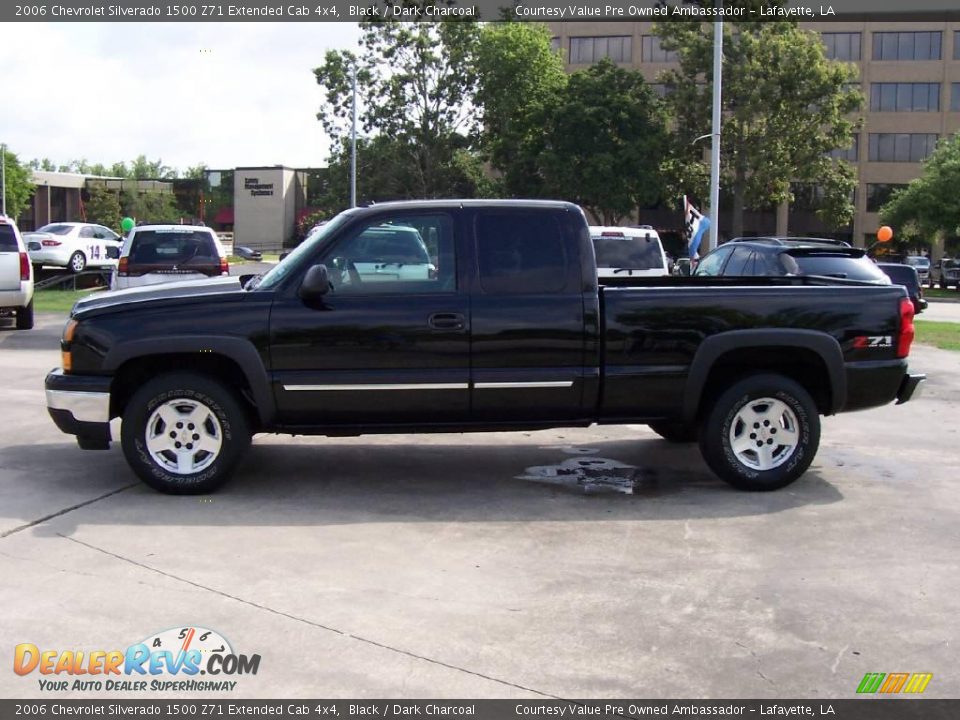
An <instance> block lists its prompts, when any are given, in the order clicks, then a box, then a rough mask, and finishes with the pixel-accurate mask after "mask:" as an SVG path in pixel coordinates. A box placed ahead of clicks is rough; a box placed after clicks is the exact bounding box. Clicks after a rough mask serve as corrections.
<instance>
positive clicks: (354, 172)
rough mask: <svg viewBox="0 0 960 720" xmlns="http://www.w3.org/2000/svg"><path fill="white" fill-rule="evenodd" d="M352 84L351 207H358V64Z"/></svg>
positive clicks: (352, 74) (353, 68) (355, 64)
mask: <svg viewBox="0 0 960 720" xmlns="http://www.w3.org/2000/svg"><path fill="white" fill-rule="evenodd" d="M350 82H351V85H352V86H353V93H352V95H353V99H352V115H353V122H352V123H351V127H350V207H356V206H357V63H356V61H354V63H353V65H352V66H351V67H350Z"/></svg>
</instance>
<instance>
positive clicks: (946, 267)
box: [930, 258, 960, 290]
mask: <svg viewBox="0 0 960 720" xmlns="http://www.w3.org/2000/svg"><path fill="white" fill-rule="evenodd" d="M934 283H936V285H937V287H939V288H940V289H941V290H947V289H948V288H950V287H954V288H956V289H957V290H960V260H953V259H951V258H943V259H941V260H940V262H938V263H937V264H936V265H934V266H933V267H932V268H931V269H930V287H933V285H934Z"/></svg>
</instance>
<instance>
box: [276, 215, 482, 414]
mask: <svg viewBox="0 0 960 720" xmlns="http://www.w3.org/2000/svg"><path fill="white" fill-rule="evenodd" d="M457 234H458V233H457V229H456V218H455V217H454V215H453V214H451V213H448V212H444V211H432V210H431V211H422V212H410V211H398V212H393V213H388V212H385V213H384V214H381V215H377V216H375V218H367V219H366V220H365V221H363V222H359V223H355V224H354V225H352V226H347V227H346V229H345V230H344V231H342V234H341V236H340V237H339V238H338V239H337V240H335V241H334V243H333V245H331V246H330V247H328V248H326V249H325V250H324V251H323V253H322V255H321V256H320V257H317V258H315V259H313V262H322V263H324V264H325V265H326V266H327V269H328V271H329V276H330V280H331V284H332V286H333V287H332V289H331V291H330V292H329V293H327V295H325V296H324V297H323V299H322V300H318V301H304V300H302V299H301V298H300V297H299V296H298V295H297V292H296V290H297V288H296V287H288V288H286V289H285V290H284V291H283V292H282V293H281V296H280V297H278V298H277V300H276V301H275V302H274V305H273V310H272V313H271V321H270V352H271V365H272V377H273V387H274V395H275V397H276V402H277V409H278V413H279V417H280V421H281V423H284V424H293V425H312V426H324V425H338V426H341V427H342V426H345V425H346V426H356V427H358V428H364V427H369V426H373V425H378V424H385V425H389V424H401V423H426V422H436V423H438V424H442V423H448V422H458V421H459V422H462V421H465V420H466V419H467V418H468V416H469V401H470V395H469V382H470V356H469V331H470V312H469V299H468V297H467V295H466V294H462V293H460V292H458V277H457V263H456V255H457V253H456V239H457Z"/></svg>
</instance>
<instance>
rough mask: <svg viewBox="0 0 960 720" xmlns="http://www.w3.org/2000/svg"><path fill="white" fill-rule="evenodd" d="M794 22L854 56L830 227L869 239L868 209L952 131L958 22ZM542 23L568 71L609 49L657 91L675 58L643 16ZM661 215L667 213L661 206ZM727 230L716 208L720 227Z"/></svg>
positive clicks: (760, 219)
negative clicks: (849, 126)
mask: <svg viewBox="0 0 960 720" xmlns="http://www.w3.org/2000/svg"><path fill="white" fill-rule="evenodd" d="M802 26H803V27H805V28H806V29H810V30H814V31H816V32H818V33H820V35H821V37H822V38H823V41H824V45H825V46H826V54H827V57H829V58H832V59H835V60H843V61H846V62H851V63H854V64H855V65H856V66H857V69H858V70H859V77H860V86H861V90H862V92H863V95H864V97H865V102H864V106H863V108H862V110H861V113H860V114H861V116H862V117H863V125H862V127H861V128H860V129H859V131H858V132H857V134H856V136H855V138H854V142H853V145H852V146H851V147H850V148H849V149H848V150H847V149H838V151H837V153H838V156H840V157H843V158H845V159H847V160H849V161H850V162H851V163H853V164H854V166H855V167H856V169H857V174H858V178H859V181H858V185H857V190H856V194H855V199H854V200H855V205H856V214H855V216H854V221H853V225H852V227H850V228H847V229H846V230H845V231H843V232H841V233H833V234H834V235H837V236H840V237H847V238H850V239H853V240H854V241H855V242H857V244H861V243H863V242H872V240H873V239H874V238H875V233H876V230H877V227H878V225H879V217H878V215H877V210H878V209H879V208H880V206H881V205H883V203H884V202H885V201H886V200H887V198H888V197H889V196H890V193H891V192H892V191H893V190H894V189H895V188H897V187H900V186H902V185H904V184H906V183H908V182H909V181H910V180H912V179H913V178H915V177H917V176H918V175H919V174H920V161H921V160H923V159H924V158H925V157H926V156H927V155H929V153H930V152H931V151H932V150H933V148H934V146H935V144H936V142H937V140H938V139H940V138H943V137H946V136H949V135H952V134H953V133H956V132H957V131H958V130H960V22H951V21H945V20H931V21H923V22H919V21H911V22H903V21H900V22H898V21H896V20H895V19H893V18H892V17H891V16H887V17H886V18H884V20H883V21H836V22H816V23H808V24H802ZM549 27H550V29H551V31H552V32H553V35H554V41H553V42H554V46H555V47H557V48H560V49H562V50H563V57H564V62H565V63H566V67H567V69H568V70H569V71H574V70H578V69H581V68H585V67H587V66H589V65H590V64H592V63H595V62H597V61H598V60H600V59H601V58H604V57H609V58H610V59H611V60H613V61H614V62H616V63H618V64H620V65H621V66H622V67H629V68H633V69H636V70H639V71H640V72H641V73H643V75H644V78H645V79H646V80H647V81H648V82H650V83H653V84H654V87H655V89H656V90H659V91H661V92H662V91H663V90H664V88H663V86H662V85H658V84H657V83H658V76H659V74H660V73H661V72H662V71H663V70H665V69H667V68H670V67H672V66H673V64H674V62H675V57H674V54H673V53H669V52H666V51H665V50H663V49H662V48H661V47H660V43H659V39H658V38H657V36H656V35H654V34H653V32H652V23H650V22H553V23H550V24H549ZM721 204H722V203H721ZM798 205H799V203H798ZM675 214H676V213H674V215H675ZM660 217H661V218H662V221H664V220H666V216H665V215H663V214H662V213H660ZM641 220H642V218H641ZM775 224H776V218H775V213H774V212H773V211H770V212H766V213H747V214H746V216H745V231H746V232H748V233H749V234H757V233H768V232H772V231H773V229H774V227H775ZM665 229H666V228H665ZM726 229H727V223H724V222H723V218H722V217H721V233H723V232H724V231H725V230H726ZM822 230H823V228H822V226H820V224H819V223H818V221H816V219H815V218H814V216H813V215H812V214H811V213H809V212H804V211H803V210H802V209H801V208H799V207H797V208H794V207H791V213H790V231H791V232H795V233H810V234H812V233H816V232H821V231H822Z"/></svg>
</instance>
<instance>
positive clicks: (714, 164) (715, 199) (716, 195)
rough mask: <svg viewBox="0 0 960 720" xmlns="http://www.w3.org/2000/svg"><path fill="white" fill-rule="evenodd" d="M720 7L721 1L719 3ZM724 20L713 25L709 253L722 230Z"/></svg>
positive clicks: (715, 244) (714, 246)
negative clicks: (721, 166) (721, 141)
mask: <svg viewBox="0 0 960 720" xmlns="http://www.w3.org/2000/svg"><path fill="white" fill-rule="evenodd" d="M717 5H720V1H719V0H718V1H717ZM722 78H723V20H717V21H715V22H714V23H713V126H712V127H711V131H712V133H713V134H712V139H711V144H710V210H709V213H710V215H709V217H710V237H709V239H708V241H707V251H708V252H709V251H710V250H713V249H714V248H716V247H717V237H718V232H719V230H720V123H721V119H722V112H721V110H722V109H723V105H722V98H723V93H722V91H721V84H722Z"/></svg>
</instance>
